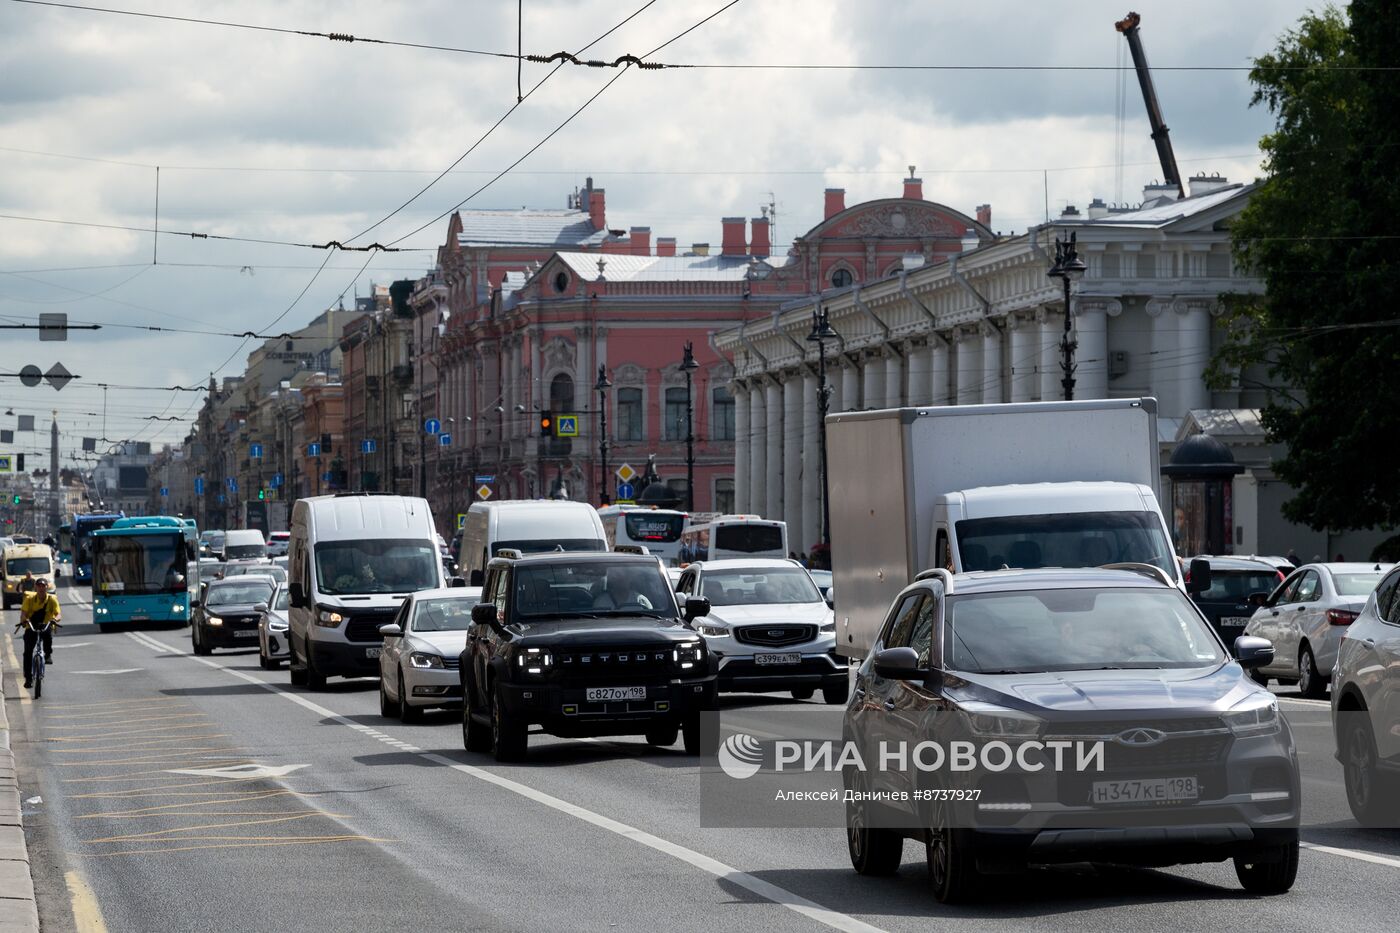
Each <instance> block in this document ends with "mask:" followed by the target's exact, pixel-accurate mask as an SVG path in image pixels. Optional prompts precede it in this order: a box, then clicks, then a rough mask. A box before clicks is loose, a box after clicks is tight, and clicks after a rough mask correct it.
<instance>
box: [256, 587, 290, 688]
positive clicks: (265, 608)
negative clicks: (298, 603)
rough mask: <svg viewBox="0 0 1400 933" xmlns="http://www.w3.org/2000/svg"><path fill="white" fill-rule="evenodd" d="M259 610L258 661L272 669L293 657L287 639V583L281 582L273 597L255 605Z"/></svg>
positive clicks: (267, 668)
mask: <svg viewBox="0 0 1400 933" xmlns="http://www.w3.org/2000/svg"><path fill="white" fill-rule="evenodd" d="M253 608H255V609H256V610H257V611H258V663H259V664H261V665H262V668H263V670H265V671H271V670H275V669H276V668H277V667H279V666H280V665H281V664H282V662H283V661H285V660H287V659H288V658H290V657H291V645H290V643H289V642H288V640H287V585H286V584H285V583H284V584H281V585H280V586H278V587H277V589H275V590H274V591H273V592H272V598H271V599H269V600H268V601H267V602H265V603H258V605H256V606H254V607H253Z"/></svg>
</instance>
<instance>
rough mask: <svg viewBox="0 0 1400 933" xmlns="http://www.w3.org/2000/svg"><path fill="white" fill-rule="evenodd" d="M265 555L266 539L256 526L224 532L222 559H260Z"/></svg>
mask: <svg viewBox="0 0 1400 933" xmlns="http://www.w3.org/2000/svg"><path fill="white" fill-rule="evenodd" d="M265 557H267V540H266V539H265V538H263V533H262V532H261V531H259V530H258V529H256V528H237V529H235V530H233V531H226V532H224V560H262V559H264V558H265Z"/></svg>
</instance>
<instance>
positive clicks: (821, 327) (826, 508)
mask: <svg viewBox="0 0 1400 933" xmlns="http://www.w3.org/2000/svg"><path fill="white" fill-rule="evenodd" d="M807 339H808V340H810V341H811V342H813V343H815V344H816V345H817V425H818V427H817V432H818V433H817V437H818V439H819V442H820V446H821V471H822V482H821V486H822V544H825V545H827V546H828V547H830V546H831V495H830V490H829V489H828V488H827V469H826V413H827V408H828V407H829V406H830V404H831V386H829V385H827V382H826V342H827V341H828V340H838V339H840V335H839V334H837V333H836V331H835V329H833V328H832V326H831V318H830V316H829V315H828V313H827V309H826V306H825V305H819V306H818V307H817V308H816V309H814V310H813V311H812V332H811V333H810V334H808V335H807Z"/></svg>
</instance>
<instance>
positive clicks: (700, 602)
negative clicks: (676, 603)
mask: <svg viewBox="0 0 1400 933" xmlns="http://www.w3.org/2000/svg"><path fill="white" fill-rule="evenodd" d="M709 614H710V600H709V597H706V596H687V597H686V598H685V620H686V621H687V622H689V621H690V620H692V619H699V618H701V617H702V616H707V615H709Z"/></svg>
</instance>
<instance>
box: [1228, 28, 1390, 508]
mask: <svg viewBox="0 0 1400 933" xmlns="http://www.w3.org/2000/svg"><path fill="white" fill-rule="evenodd" d="M1396 6H1397V4H1396V3H1395V2H1394V0H1354V2H1353V3H1352V4H1351V6H1350V8H1349V13H1350V15H1349V16H1348V15H1346V14H1344V13H1343V12H1341V11H1339V10H1338V9H1336V8H1335V7H1328V8H1327V9H1325V10H1323V11H1322V12H1320V13H1316V14H1311V15H1309V16H1307V17H1304V18H1303V19H1302V20H1301V21H1300V23H1299V25H1298V27H1297V28H1296V29H1295V30H1293V31H1290V32H1288V33H1287V34H1285V35H1284V36H1283V37H1282V39H1281V40H1280V42H1279V44H1278V47H1277V48H1276V49H1275V50H1274V51H1273V52H1271V53H1269V54H1267V55H1264V56H1262V57H1260V58H1258V59H1256V60H1255V62H1254V67H1253V69H1252V70H1251V72H1250V79H1251V81H1252V82H1253V84H1254V87H1255V91H1254V97H1253V100H1252V101H1251V103H1252V105H1256V106H1257V105H1264V106H1267V107H1268V108H1269V110H1270V111H1271V112H1272V113H1273V114H1274V116H1275V118H1276V125H1275V129H1274V131H1273V132H1272V133H1270V134H1269V135H1268V136H1265V137H1264V139H1263V140H1262V141H1261V142H1260V146H1261V148H1262V149H1263V150H1264V153H1265V168H1266V173H1267V174H1266V177H1265V179H1264V180H1263V181H1262V183H1261V184H1260V185H1259V187H1258V189H1257V190H1256V191H1255V193H1254V194H1253V196H1252V197H1251V198H1250V201H1249V204H1248V206H1247V207H1246V208H1245V209H1244V211H1243V212H1242V213H1241V215H1240V217H1239V218H1238V220H1237V221H1236V222H1235V224H1234V225H1233V226H1232V228H1231V235H1232V239H1233V245H1234V250H1235V255H1236V260H1237V262H1239V263H1241V264H1242V265H1244V266H1245V267H1248V268H1250V269H1252V270H1253V272H1254V273H1255V274H1257V275H1258V276H1259V277H1261V278H1262V279H1263V281H1264V283H1265V286H1266V290H1265V293H1264V294H1263V295H1262V296H1238V295H1237V296H1232V298H1231V299H1230V300H1229V301H1227V302H1226V313H1225V316H1224V320H1225V325H1226V338H1225V341H1224V342H1223V344H1222V346H1221V348H1220V350H1219V351H1218V352H1217V354H1216V356H1215V358H1214V360H1213V361H1212V367H1211V372H1210V376H1211V378H1212V380H1213V381H1214V382H1215V383H1216V384H1217V385H1225V384H1228V383H1229V382H1230V380H1231V379H1233V378H1238V376H1237V375H1236V374H1240V373H1243V374H1244V381H1245V382H1246V383H1248V382H1249V381H1250V377H1251V375H1252V374H1266V378H1264V379H1263V380H1261V381H1262V383H1263V385H1265V386H1268V387H1270V388H1269V399H1268V402H1267V404H1266V405H1265V406H1264V408H1263V412H1262V417H1263V423H1264V427H1265V429H1266V430H1267V432H1268V434H1269V437H1270V438H1271V439H1272V440H1274V441H1276V442H1281V443H1282V444H1283V445H1284V447H1285V448H1286V453H1285V454H1284V456H1283V458H1282V459H1281V460H1279V461H1278V462H1277V463H1275V465H1274V466H1275V470H1276V471H1277V473H1278V475H1279V476H1280V477H1281V478H1282V479H1284V480H1285V481H1286V482H1288V483H1289V484H1290V485H1291V486H1292V487H1293V488H1294V489H1295V490H1296V491H1297V494H1296V495H1295V496H1294V497H1293V498H1292V499H1291V500H1290V501H1289V502H1287V503H1286V504H1285V506H1284V514H1285V515H1286V516H1287V517H1288V518H1290V519H1291V520H1293V521H1297V522H1301V523H1304V524H1306V525H1308V526H1310V527H1312V528H1314V529H1319V530H1321V529H1324V528H1331V529H1335V530H1345V529H1359V528H1377V527H1379V528H1395V527H1400V482H1397V481H1396V480H1397V476H1396V473H1395V466H1394V454H1395V452H1396V451H1397V450H1400V404H1397V402H1400V324H1398V323H1397V322H1400V71H1397V70H1395V69H1396V68H1397V64H1400V58H1397V50H1400V13H1397V10H1396ZM1387 69H1390V70H1387Z"/></svg>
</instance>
